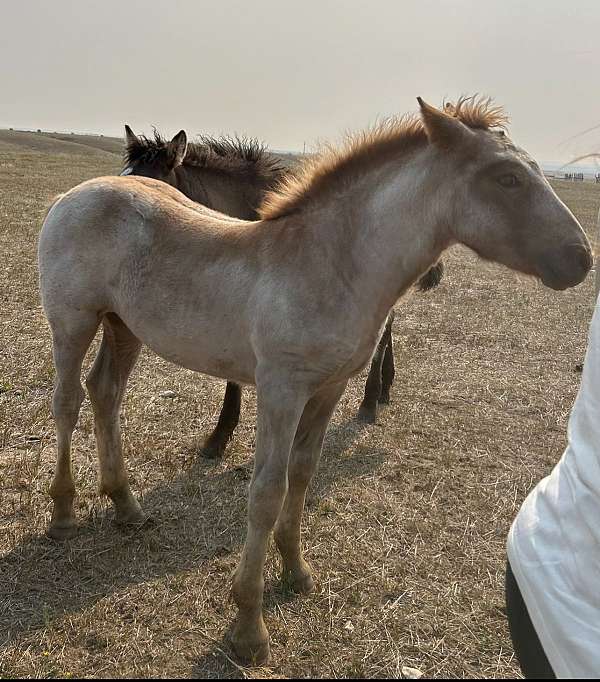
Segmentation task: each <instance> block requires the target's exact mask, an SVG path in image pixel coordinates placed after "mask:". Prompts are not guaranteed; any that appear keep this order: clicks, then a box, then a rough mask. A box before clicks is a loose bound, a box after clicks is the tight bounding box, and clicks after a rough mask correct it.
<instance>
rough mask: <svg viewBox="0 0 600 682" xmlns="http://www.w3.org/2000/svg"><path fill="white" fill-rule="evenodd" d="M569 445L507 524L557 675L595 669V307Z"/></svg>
mask: <svg viewBox="0 0 600 682" xmlns="http://www.w3.org/2000/svg"><path fill="white" fill-rule="evenodd" d="M567 435H568V446H567V449H566V450H565V452H564V454H563V456H562V458H561V459H560V461H559V463H558V464H557V465H556V467H555V468H554V470H553V471H552V473H551V474H550V475H549V476H548V477H547V478H545V479H543V480H542V481H541V482H540V483H539V484H538V485H537V486H536V487H535V488H534V489H533V490H532V492H531V493H530V494H529V496H528V497H527V499H526V500H525V502H524V503H523V506H522V507H521V509H520V511H519V513H518V515H517V517H516V519H515V520H514V522H513V525H512V527H511V529H510V533H509V536H508V542H507V551H508V558H509V561H510V564H511V567H512V569H513V573H514V574H515V578H516V579H517V583H518V585H519V588H520V590H521V593H522V595H523V599H524V601H525V604H526V605H527V610H528V611H529V615H530V617H531V620H532V622H533V625H534V627H535V629H536V632H537V633H538V636H539V638H540V641H541V643H542V646H543V648H544V652H545V653H546V656H547V657H548V661H549V662H550V665H551V666H552V669H553V670H554V672H555V674H556V676H557V677H563V678H564V677H566V678H594V677H598V676H600V312H599V311H598V306H596V309H595V311H594V316H593V318H592V323H591V326H590V334H589V339H588V350H587V354H586V358H585V364H584V368H583V376H582V382H581V388H580V390H579V394H578V396H577V399H576V401H575V405H574V406H573V410H572V411H571V416H570V419H569V428H568V434H567Z"/></svg>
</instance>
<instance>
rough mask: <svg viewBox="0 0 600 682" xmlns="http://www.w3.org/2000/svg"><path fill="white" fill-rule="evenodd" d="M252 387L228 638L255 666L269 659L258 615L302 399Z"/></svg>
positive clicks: (271, 384) (267, 385)
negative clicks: (254, 408)
mask: <svg viewBox="0 0 600 682" xmlns="http://www.w3.org/2000/svg"><path fill="white" fill-rule="evenodd" d="M256 388H257V402H258V416H257V429H256V455H255V462H254V473H253V475H252V482H251V483H250V490H249V496H248V532H247V535H246V542H245V544H244V549H243V551H242V557H241V559H240V563H239V565H238V568H237V571H236V574H235V577H234V579H233V599H234V601H235V603H236V604H237V606H238V615H237V619H236V621H235V623H234V625H233V630H232V634H231V639H232V644H233V648H234V650H235V653H236V654H237V656H238V657H239V658H240V659H241V660H243V661H244V662H248V663H252V664H254V665H259V664H262V663H265V662H266V661H267V660H268V659H269V633H268V631H267V628H266V627H265V623H264V620H263V615H262V601H263V590H264V579H263V569H264V564H265V557H266V553H267V548H268V544H269V537H270V534H271V531H272V529H273V526H274V525H275V522H276V521H277V518H278V517H279V514H280V512H281V508H282V506H283V500H284V498H285V494H286V490H287V473H288V459H289V455H290V449H291V447H292V443H293V440H294V435H295V433H296V429H297V427H298V422H299V421H300V416H301V414H302V410H303V409H304V405H305V404H306V397H303V396H302V395H299V394H298V392H297V390H295V389H291V388H289V389H288V388H287V387H286V386H285V385H282V384H281V382H280V381H277V380H270V379H263V380H262V381H258V380H257V387H256Z"/></svg>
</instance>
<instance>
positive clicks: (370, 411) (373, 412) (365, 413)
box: [358, 405, 377, 424]
mask: <svg viewBox="0 0 600 682" xmlns="http://www.w3.org/2000/svg"><path fill="white" fill-rule="evenodd" d="M358 419H359V420H360V421H361V422H367V424H374V423H375V422H376V421H377V408H376V407H366V406H365V405H361V406H360V409H359V410H358Z"/></svg>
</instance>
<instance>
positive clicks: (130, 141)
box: [125, 123, 139, 148]
mask: <svg viewBox="0 0 600 682" xmlns="http://www.w3.org/2000/svg"><path fill="white" fill-rule="evenodd" d="M138 143H139V140H138V138H137V135H136V134H135V133H134V132H133V130H131V128H130V127H129V126H128V125H127V123H126V124H125V144H126V146H127V147H128V148H129V147H132V146H133V145H135V144H138Z"/></svg>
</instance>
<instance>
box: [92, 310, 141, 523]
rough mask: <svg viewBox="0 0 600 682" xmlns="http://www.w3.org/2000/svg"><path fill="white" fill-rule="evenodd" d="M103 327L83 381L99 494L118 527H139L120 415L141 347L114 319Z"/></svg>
mask: <svg viewBox="0 0 600 682" xmlns="http://www.w3.org/2000/svg"><path fill="white" fill-rule="evenodd" d="M103 326H104V335H103V337H102V343H101V345H100V350H99V351H98V355H97V356H96V360H95V361H94V365H93V367H92V369H91V371H90V373H89V375H88V377H87V380H86V385H87V388H88V391H89V394H90V400H91V401H92V407H93V409H94V431H95V433H96V443H97V447H98V458H99V461H100V491H101V492H102V493H105V494H106V495H108V496H109V497H110V498H111V499H112V501H113V503H114V505H115V518H116V521H117V523H122V524H139V523H142V522H143V521H145V519H146V517H145V516H144V514H143V512H142V509H141V507H140V505H139V502H138V501H137V500H136V499H135V497H134V496H133V494H132V493H131V490H130V488H129V481H128V479H127V471H126V469H125V463H124V462H123V451H122V446H121V429H120V425H119V413H120V411H121V403H122V401H123V396H124V394H125V388H126V386H127V380H128V378H129V375H130V373H131V370H132V369H133V367H134V365H135V362H136V360H137V358H138V355H139V353H140V348H141V346H142V344H141V342H140V341H139V339H138V338H137V337H136V336H134V335H133V334H132V333H131V331H129V329H128V328H127V327H126V326H125V324H123V322H122V321H121V319H120V318H119V317H118V316H117V315H114V314H111V313H109V314H108V315H106V316H105V317H104V319H103Z"/></svg>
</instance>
